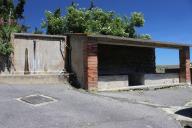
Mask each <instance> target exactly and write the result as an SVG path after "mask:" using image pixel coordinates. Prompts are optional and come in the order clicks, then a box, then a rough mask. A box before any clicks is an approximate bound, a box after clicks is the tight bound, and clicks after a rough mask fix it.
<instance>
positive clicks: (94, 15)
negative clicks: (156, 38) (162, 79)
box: [42, 1, 151, 39]
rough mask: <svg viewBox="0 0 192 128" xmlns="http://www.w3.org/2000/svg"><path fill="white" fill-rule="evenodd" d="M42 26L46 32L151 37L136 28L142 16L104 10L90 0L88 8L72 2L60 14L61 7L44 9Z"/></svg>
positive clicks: (141, 24)
mask: <svg viewBox="0 0 192 128" xmlns="http://www.w3.org/2000/svg"><path fill="white" fill-rule="evenodd" d="M45 17H46V18H45V20H44V21H43V23H42V27H43V28H44V29H46V31H47V34H64V33H87V34H103V35H114V36H122V37H130V38H141V39H151V36H150V35H148V34H144V35H140V34H138V33H137V32H136V28H140V27H143V26H144V22H145V20H144V16H143V14H142V13H140V12H133V13H132V14H131V16H130V17H128V16H124V17H122V16H119V15H117V14H116V13H115V12H113V11H104V10H102V9H101V8H99V7H96V6H95V5H94V3H93V1H91V4H90V7H89V8H79V6H78V4H76V3H74V2H72V4H71V6H69V7H67V13H66V15H64V16H62V15H61V9H56V10H55V11H54V12H50V11H46V12H45Z"/></svg>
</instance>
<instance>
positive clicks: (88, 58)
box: [85, 43, 98, 91]
mask: <svg viewBox="0 0 192 128" xmlns="http://www.w3.org/2000/svg"><path fill="white" fill-rule="evenodd" d="M85 62H86V66H85V68H86V69H85V77H86V79H85V80H86V81H85V89H87V90H90V91H95V90H97V82H98V59H97V44H96V43H87V44H86V55H85Z"/></svg>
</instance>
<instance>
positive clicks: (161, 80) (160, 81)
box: [144, 73, 179, 85]
mask: <svg viewBox="0 0 192 128" xmlns="http://www.w3.org/2000/svg"><path fill="white" fill-rule="evenodd" d="M178 83H179V74H178V73H165V74H145V75H144V85H171V84H178Z"/></svg>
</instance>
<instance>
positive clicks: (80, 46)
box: [70, 35, 87, 88]
mask: <svg viewBox="0 0 192 128" xmlns="http://www.w3.org/2000/svg"><path fill="white" fill-rule="evenodd" d="M86 40H87V38H86V37H85V36H75V35H74V36H70V45H71V68H72V72H73V73H75V75H76V77H77V80H78V82H79V84H80V86H81V87H82V88H84V87H85V79H86V78H85V70H84V69H85V61H84V57H85V56H84V50H85V49H84V48H85V42H86Z"/></svg>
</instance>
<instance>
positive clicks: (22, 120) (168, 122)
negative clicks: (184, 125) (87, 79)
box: [0, 85, 192, 128]
mask: <svg viewBox="0 0 192 128" xmlns="http://www.w3.org/2000/svg"><path fill="white" fill-rule="evenodd" d="M191 92H192V91H191ZM137 93H141V94H145V92H144V93H143V92H118V93H117V92H116V93H115V92H111V93H96V94H91V93H88V92H85V91H82V90H76V89H72V88H70V87H68V86H64V85H0V128H180V124H179V122H177V121H176V120H175V119H174V118H172V117H171V116H169V115H168V114H167V113H166V112H164V111H163V110H162V109H161V108H159V107H154V106H151V105H146V104H143V103H140V102H139V101H143V100H144V101H145V100H146V99H147V98H148V97H150V95H151V97H153V95H152V94H154V93H155V94H157V95H158V92H149V91H148V92H146V93H147V94H146V95H147V96H145V97H146V98H145V97H143V96H144V95H143V96H142V95H141V96H140V94H139V95H138V94H137ZM33 94H42V95H45V96H49V97H52V98H54V99H56V100H57V102H53V103H50V104H44V105H40V106H32V105H30V104H26V103H23V102H20V101H18V100H17V98H20V97H23V96H28V95H33ZM161 94H162V95H166V94H167V93H165V92H161ZM148 95H149V96H148ZM190 95H192V93H191V94H190ZM129 96H130V97H129ZM164 97H166V96H164ZM162 98H163V97H162ZM157 99H158V98H157ZM170 99H171V98H170ZM189 99H190V98H189ZM189 99H187V100H189ZM150 100H151V101H153V100H154V101H155V98H151V99H150ZM166 100H168V98H166ZM166 100H161V98H159V100H158V101H157V103H160V104H163V105H167V104H168V105H169V104H176V103H174V102H173V103H170V102H168V101H166ZM182 100H183V99H182ZM137 101H138V102H137ZM176 102H178V101H176ZM179 103H180V102H179Z"/></svg>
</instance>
